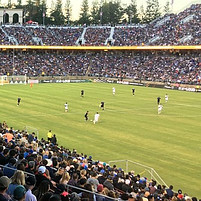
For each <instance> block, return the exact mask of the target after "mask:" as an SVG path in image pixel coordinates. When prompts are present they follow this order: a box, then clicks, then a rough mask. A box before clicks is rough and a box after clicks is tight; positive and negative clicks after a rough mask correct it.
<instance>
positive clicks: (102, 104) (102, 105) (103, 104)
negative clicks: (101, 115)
mask: <svg viewBox="0 0 201 201" xmlns="http://www.w3.org/2000/svg"><path fill="white" fill-rule="evenodd" d="M100 107H101V109H102V110H104V109H105V103H104V102H101V104H100Z"/></svg>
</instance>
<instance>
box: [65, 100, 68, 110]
mask: <svg viewBox="0 0 201 201" xmlns="http://www.w3.org/2000/svg"><path fill="white" fill-rule="evenodd" d="M64 107H65V112H68V103H67V102H66V103H65V104H64Z"/></svg>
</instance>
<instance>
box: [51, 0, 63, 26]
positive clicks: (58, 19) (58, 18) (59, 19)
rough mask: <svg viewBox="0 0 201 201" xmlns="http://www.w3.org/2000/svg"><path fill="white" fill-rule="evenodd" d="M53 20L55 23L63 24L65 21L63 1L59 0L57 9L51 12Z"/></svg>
mask: <svg viewBox="0 0 201 201" xmlns="http://www.w3.org/2000/svg"><path fill="white" fill-rule="evenodd" d="M50 17H51V21H52V22H53V24H55V25H63V24H64V22H65V17H64V14H63V11H62V1H61V0H57V2H56V6H55V9H54V10H53V11H52V13H51V14H50Z"/></svg>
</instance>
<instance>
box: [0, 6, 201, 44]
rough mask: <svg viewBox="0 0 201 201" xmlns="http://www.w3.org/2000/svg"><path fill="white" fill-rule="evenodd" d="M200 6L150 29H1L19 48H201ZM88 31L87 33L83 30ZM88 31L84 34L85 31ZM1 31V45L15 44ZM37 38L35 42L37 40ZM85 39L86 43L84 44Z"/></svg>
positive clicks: (174, 15)
mask: <svg viewBox="0 0 201 201" xmlns="http://www.w3.org/2000/svg"><path fill="white" fill-rule="evenodd" d="M200 25H201V4H193V5H192V6H191V7H190V8H187V9H186V10H184V11H183V12H180V13H179V14H169V15H167V14H166V15H165V16H164V17H161V18H159V19H158V20H155V21H153V22H151V23H149V24H147V25H140V24H138V25H134V26H133V25H126V26H115V27H114V32H113V31H112V30H113V29H112V27H109V26H108V27H105V26H97V27H95V26H92V27H45V26H34V27H33V26H14V25H6V26H4V25H3V26H1V29H3V30H4V31H5V32H6V33H7V34H8V36H9V37H13V38H15V39H16V41H17V43H16V44H19V45H52V46H55V45H59V46H73V45H78V44H80V43H78V39H80V40H82V41H85V42H83V44H81V45H86V46H88V45H92V46H104V45H105V44H106V41H107V39H109V37H110V36H111V37H110V39H112V41H114V43H113V42H112V45H115V46H134V45H138V46H141V45H200V44H201V31H200ZM84 28H86V29H84ZM84 30H86V32H85V33H84V32H83V31H84ZM8 36H6V34H5V33H3V32H2V30H0V39H1V40H0V44H10V45H12V44H13V40H11V41H9V40H8ZM34 38H35V39H34ZM83 39H84V40H83Z"/></svg>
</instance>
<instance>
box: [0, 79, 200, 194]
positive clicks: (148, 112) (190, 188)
mask: <svg viewBox="0 0 201 201" xmlns="http://www.w3.org/2000/svg"><path fill="white" fill-rule="evenodd" d="M113 86H114V87H115V88H116V95H115V96H113V94H112V87H113ZM132 88H133V87H132V86H128V85H117V84H104V83H80V84H78V83H76V84H70V83H68V84H38V85H37V84H35V85H34V86H33V88H32V89H31V88H30V86H29V85H4V86H0V93H1V96H0V111H1V113H0V114H1V115H0V121H1V122H3V121H4V120H5V121H6V122H7V123H8V125H9V126H13V127H14V128H15V129H23V128H24V127H25V126H31V127H34V128H37V129H38V130H39V136H40V138H41V137H44V138H46V137H47V136H46V134H47V132H48V130H50V129H51V130H52V131H53V133H55V134H56V136H57V138H58V142H59V144H60V145H64V146H66V147H67V148H70V149H73V148H75V149H76V150H77V151H78V153H81V152H82V153H85V154H87V155H91V156H93V158H94V159H98V160H101V161H105V162H108V161H110V160H123V159H128V160H132V161H136V162H139V163H142V164H144V165H147V166H150V167H153V168H154V169H155V170H156V171H157V172H158V173H159V175H160V176H161V177H162V178H163V179H164V181H165V182H166V183H167V184H168V185H170V184H172V185H173V186H174V190H178V188H181V189H182V190H183V192H186V193H188V194H189V195H194V196H199V197H201V192H200V178H201V171H200V166H201V145H200V142H201V93H194V92H182V91H173V90H165V89H156V88H146V87H135V89H136V92H135V96H133V95H132V93H131V89H132ZM82 89H83V90H84V91H85V96H84V97H83V98H82V97H80V91H81V90H82ZM166 93H168V95H169V101H168V103H165V100H164V97H165V94H166ZM158 96H160V97H161V102H162V104H163V106H164V107H163V111H162V113H161V115H158V114H157V97H158ZM18 97H21V99H22V100H21V104H20V106H19V107H17V98H18ZM101 101H104V102H105V110H104V111H102V110H101V109H100V108H99V104H100V102H101ZM65 102H68V104H69V112H68V113H65V112H64V104H65ZM87 110H88V111H89V119H90V120H92V119H93V118H94V114H95V112H97V111H98V112H99V113H100V119H99V122H98V123H97V124H95V125H94V124H93V123H92V122H91V121H88V122H85V119H84V114H85V113H86V111H87ZM136 173H138V172H136Z"/></svg>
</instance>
